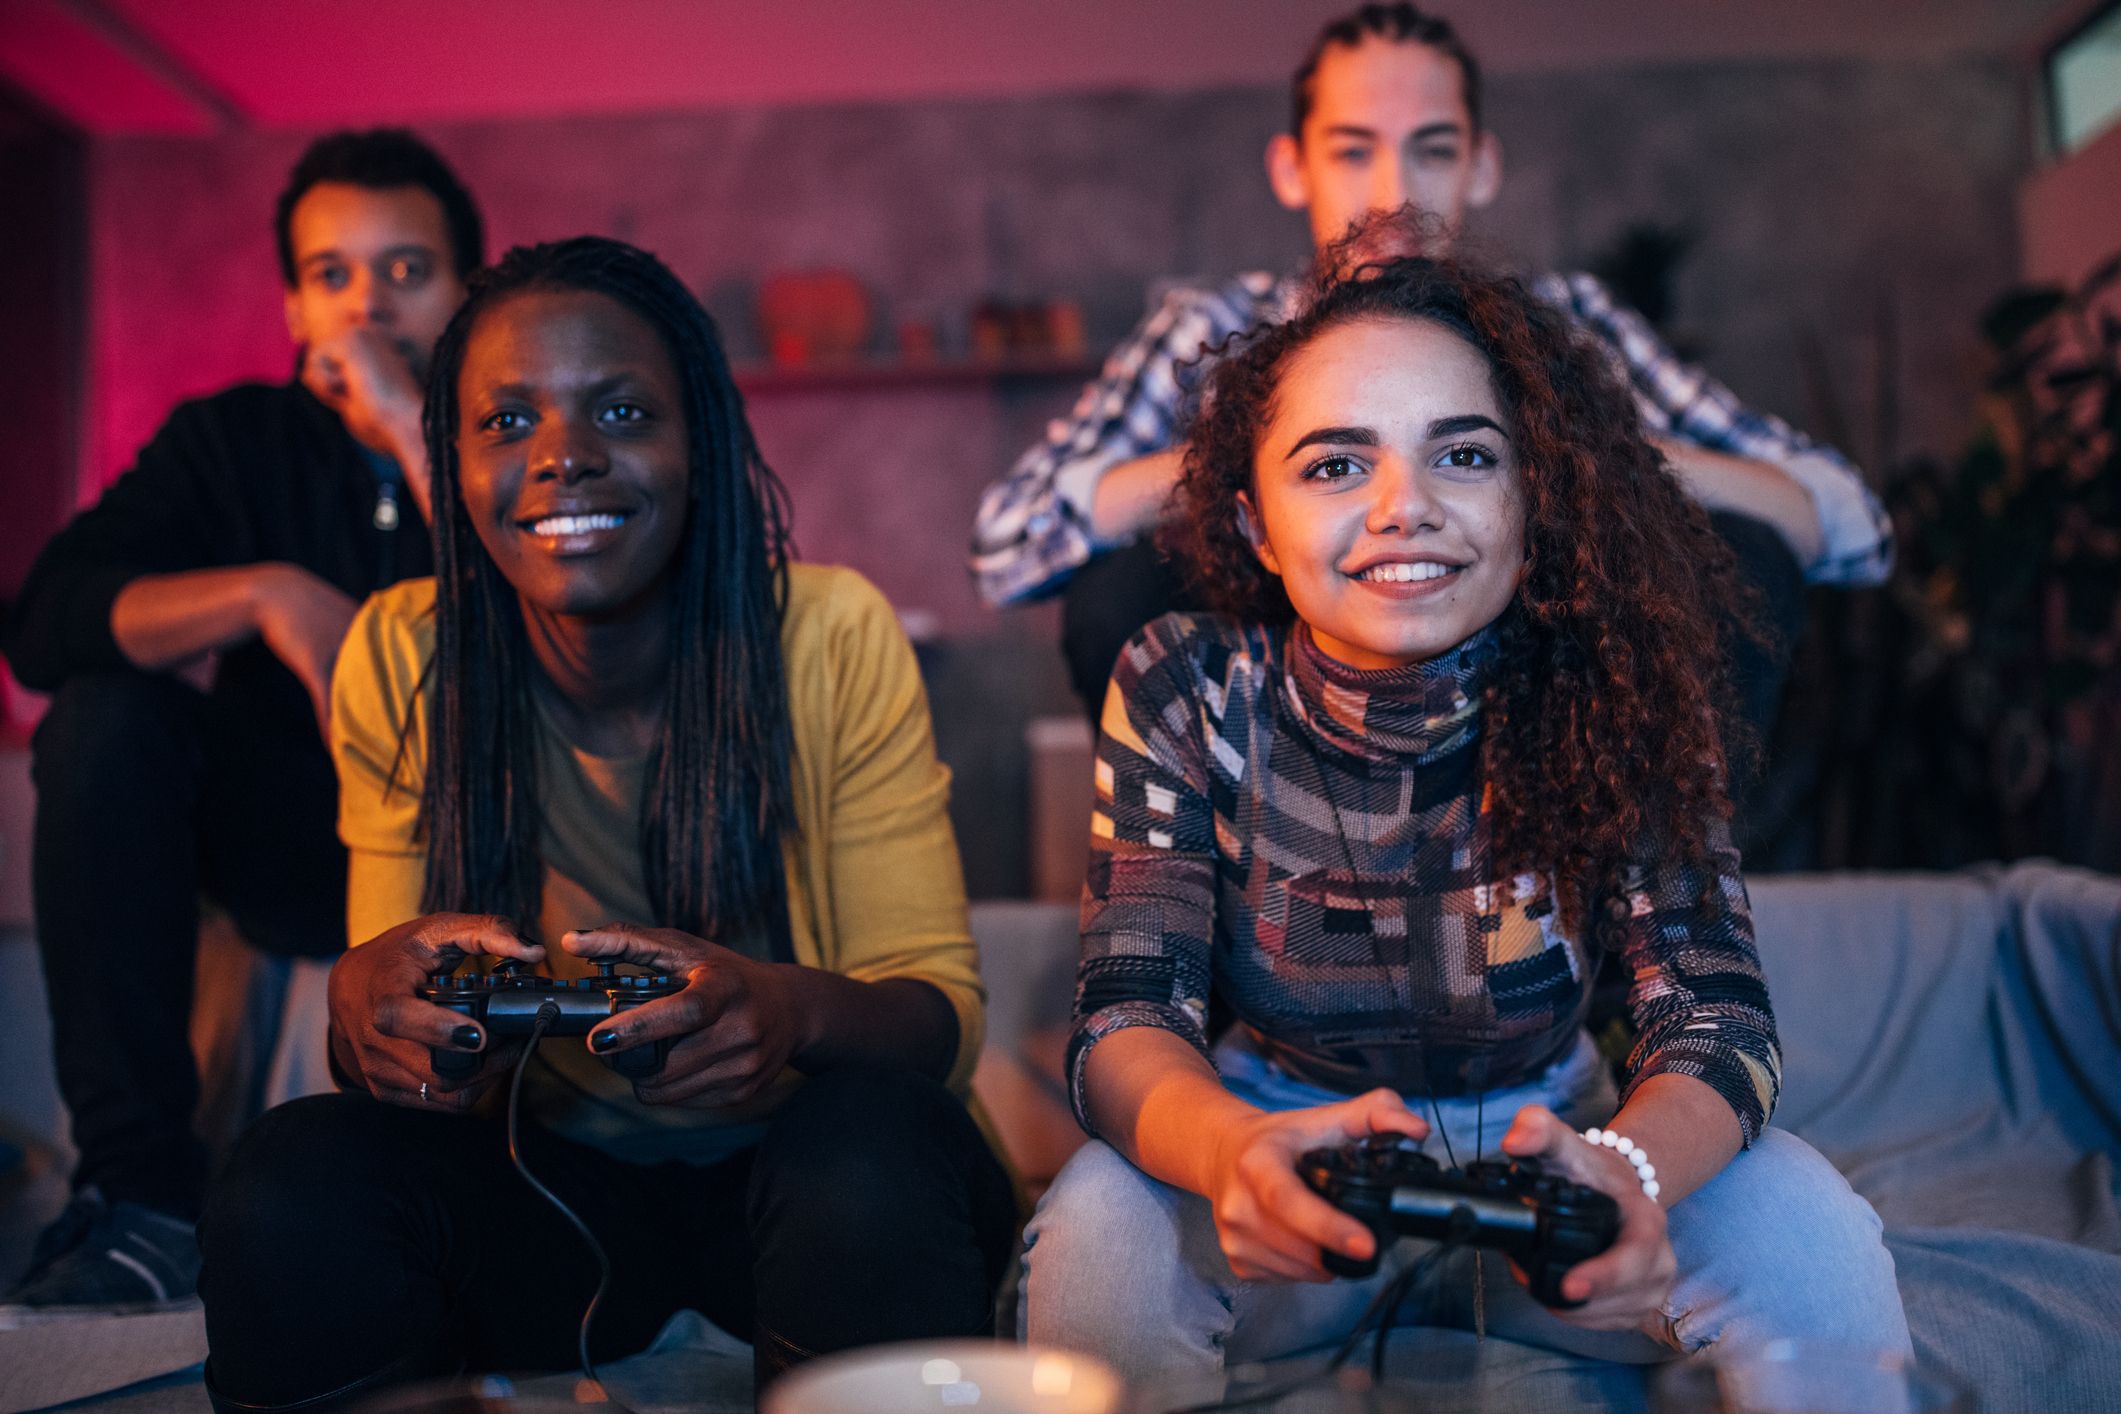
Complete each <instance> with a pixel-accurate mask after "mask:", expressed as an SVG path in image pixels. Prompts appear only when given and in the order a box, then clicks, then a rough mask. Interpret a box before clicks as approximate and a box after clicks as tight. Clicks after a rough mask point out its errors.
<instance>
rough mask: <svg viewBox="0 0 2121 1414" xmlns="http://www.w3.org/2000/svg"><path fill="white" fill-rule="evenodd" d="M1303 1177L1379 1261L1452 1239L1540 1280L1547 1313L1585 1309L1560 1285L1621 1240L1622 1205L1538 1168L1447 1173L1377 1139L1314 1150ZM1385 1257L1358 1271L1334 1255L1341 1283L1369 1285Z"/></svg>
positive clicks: (1497, 1163) (1508, 1164)
mask: <svg viewBox="0 0 2121 1414" xmlns="http://www.w3.org/2000/svg"><path fill="white" fill-rule="evenodd" d="M1296 1171H1297V1172H1298V1173H1300V1174H1301V1175H1303V1180H1304V1182H1306V1183H1308V1184H1310V1185H1311V1187H1312V1188H1313V1189H1314V1190H1316V1191H1317V1192H1318V1194H1319V1196H1320V1197H1322V1198H1324V1199H1325V1200H1326V1201H1327V1202H1328V1203H1331V1204H1332V1205H1333V1206H1334V1207H1336V1208H1338V1209H1340V1210H1341V1211H1342V1212H1344V1213H1346V1214H1347V1215H1348V1216H1349V1217H1351V1218H1354V1219H1355V1220H1356V1221H1358V1222H1360V1223H1362V1224H1363V1226H1365V1227H1367V1228H1369V1229H1370V1232H1371V1234H1372V1235H1373V1236H1375V1237H1376V1239H1377V1253H1378V1256H1382V1255H1383V1253H1384V1250H1385V1245H1386V1244H1387V1243H1389V1242H1390V1241H1391V1240H1392V1239H1393V1238H1395V1237H1402V1236H1404V1237H1426V1238H1430V1239H1432V1240H1442V1239H1447V1238H1448V1239H1453V1240H1456V1241H1460V1242H1465V1243H1470V1244H1471V1245H1472V1246H1475V1247H1493V1248H1495V1249H1496V1250H1498V1251H1501V1252H1504V1253H1507V1254H1508V1255H1509V1256H1510V1257H1511V1258H1512V1259H1514V1260H1515V1261H1516V1263H1517V1265H1518V1266H1520V1267H1522V1268H1524V1272H1525V1275H1526V1276H1527V1277H1529V1278H1531V1288H1532V1295H1533V1296H1534V1297H1535V1298H1537V1299H1538V1301H1539V1303H1540V1304H1541V1305H1542V1306H1552V1307H1555V1308H1557V1309H1562V1310H1566V1309H1567V1308H1569V1307H1572V1306H1581V1305H1582V1304H1583V1303H1582V1302H1580V1301H1566V1300H1563V1299H1562V1295H1561V1279H1562V1278H1563V1277H1565V1276H1567V1275H1568V1273H1569V1269H1570V1268H1571V1267H1573V1266H1575V1265H1576V1264H1577V1263H1578V1262H1581V1261H1583V1260H1584V1259H1585V1258H1587V1257H1595V1256H1597V1255H1598V1254H1599V1253H1601V1252H1603V1251H1605V1250H1606V1248H1608V1247H1611V1246H1612V1245H1613V1239H1614V1238H1616V1237H1618V1236H1619V1235H1620V1205H1619V1204H1617V1203H1615V1202H1614V1201H1613V1200H1612V1199H1611V1198H1610V1197H1608V1196H1606V1195H1605V1194H1603V1193H1600V1192H1599V1191H1598V1190H1597V1189H1595V1188H1586V1187H1584V1186H1583V1185H1582V1184H1580V1183H1571V1182H1570V1181H1569V1180H1567V1179H1565V1178H1561V1177H1558V1176H1556V1175H1554V1174H1550V1173H1547V1172H1545V1171H1544V1170H1542V1169H1541V1168H1540V1166H1539V1163H1538V1161H1537V1160H1535V1159H1517V1160H1514V1161H1513V1160H1485V1159H1484V1160H1479V1161H1476V1162H1474V1163H1470V1164H1467V1165H1466V1166H1465V1167H1464V1168H1463V1169H1455V1168H1448V1169H1447V1168H1445V1167H1443V1166H1442V1165H1441V1164H1438V1163H1437V1162H1436V1161H1435V1160H1434V1159H1431V1158H1429V1157H1428V1156H1426V1155H1424V1154H1418V1153H1416V1152H1415V1151H1414V1150H1412V1149H1408V1148H1405V1147H1403V1146H1402V1145H1401V1144H1399V1142H1398V1141H1397V1140H1395V1139H1392V1138H1388V1137H1385V1136H1373V1137H1371V1138H1368V1139H1358V1140H1356V1141H1355V1142H1354V1143H1351V1144H1346V1145H1343V1146H1342V1147H1340V1148H1337V1149H1313V1150H1311V1151H1310V1152H1309V1153H1307V1154H1305V1155H1304V1156H1303V1158H1302V1159H1301V1160H1299V1161H1298V1163H1297V1166H1296ZM1377 1260H1378V1258H1377V1256H1373V1257H1371V1258H1370V1259H1369V1260H1368V1261H1367V1262H1358V1261H1356V1260H1354V1259H1353V1258H1350V1257H1344V1256H1342V1255H1341V1254H1339V1253H1338V1252H1331V1251H1329V1252H1326V1253H1325V1254H1324V1261H1325V1266H1326V1270H1327V1271H1329V1272H1332V1273H1333V1274H1334V1275H1335V1276H1344V1277H1366V1276H1368V1275H1370V1273H1372V1272H1374V1271H1376V1270H1377Z"/></svg>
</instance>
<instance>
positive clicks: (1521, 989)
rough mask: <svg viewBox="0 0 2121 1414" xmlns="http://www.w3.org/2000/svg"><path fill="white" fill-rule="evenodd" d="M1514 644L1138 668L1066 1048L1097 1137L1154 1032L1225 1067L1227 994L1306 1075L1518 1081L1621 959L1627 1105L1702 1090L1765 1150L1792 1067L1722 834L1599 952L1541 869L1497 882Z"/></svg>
mask: <svg viewBox="0 0 2121 1414" xmlns="http://www.w3.org/2000/svg"><path fill="white" fill-rule="evenodd" d="M1496 638H1497V635H1496V632H1495V630H1494V629H1493V628H1492V627H1490V628H1488V629H1483V630H1482V631H1481V632H1480V633H1478V634H1475V635H1474V636H1473V637H1472V638H1470V639H1468V640H1467V641H1466V642H1465V643H1463V644H1461V645H1460V646H1459V647H1458V648H1456V649H1454V650H1452V651H1451V652H1449V653H1446V654H1443V655H1442V656H1440V657H1438V658H1435V659H1432V660H1430V661H1428V662H1424V663H1417V664H1414V665H1412V666H1410V667H1405V668H1395V669H1387V670H1384V671H1372V672H1364V671H1358V670H1356V669H1353V668H1349V667H1347V666H1345V665H1344V664H1341V663H1337V662H1335V661H1333V660H1332V659H1330V658H1327V657H1326V655H1325V654H1323V653H1321V652H1320V651H1319V650H1318V649H1317V647H1316V646H1315V645H1314V644H1313V643H1312V642H1311V641H1310V638H1309V635H1308V633H1307V632H1306V631H1305V630H1303V629H1302V628H1301V627H1300V626H1299V627H1298V628H1297V629H1295V630H1294V631H1284V630H1281V629H1268V628H1262V627H1259V626H1257V625H1241V624H1238V623H1235V622H1233V621H1231V620H1229V619H1224V618H1218V617H1213V616H1208V615H1186V614H1168V615H1166V616H1165V617H1163V618H1161V619H1158V620H1157V621H1156V622H1155V623H1152V624H1150V625H1149V626H1148V627H1147V628H1145V629H1143V630H1142V631H1141V633H1139V634H1137V635H1136V636H1135V637H1134V639H1133V641H1132V642H1130V643H1129V644H1128V645H1127V647H1126V649H1125V650H1124V651H1123V652H1121V654H1120V656H1119V662H1118V664H1117V666H1116V667H1115V668H1114V670H1113V675H1112V686H1111V690H1110V692H1109V693H1108V695H1107V696H1106V699H1105V711H1104V721H1103V724H1102V731H1101V732H1100V739H1099V745H1098V758H1097V771H1096V783H1097V804H1096V809H1095V812H1094V813H1093V815H1092V817H1091V837H1092V838H1091V850H1090V868H1089V872H1088V875H1087V877H1086V880H1085V883H1084V887H1083V912H1082V940H1083V951H1082V961H1081V964H1080V967H1079V968H1078V971H1077V974H1076V1000H1075V1026H1074V1030H1073V1033H1072V1035H1071V1037H1070V1041H1069V1048H1068V1057H1069V1060H1068V1076H1069V1088H1070V1093H1071V1096H1072V1098H1073V1099H1074V1102H1075V1107H1076V1114H1077V1117H1078V1118H1079V1119H1080V1120H1082V1122H1083V1123H1084V1125H1085V1127H1086V1128H1087V1127H1088V1125H1089V1116H1088V1113H1087V1107H1086V1106H1085V1105H1084V1104H1083V1090H1082V1081H1083V1073H1084V1067H1085V1062H1086V1061H1087V1059H1088V1057H1089V1055H1090V1053H1091V1051H1092V1049H1093V1048H1095V1047H1096V1045H1097V1044H1098V1043H1099V1042H1100V1041H1102V1040H1103V1039H1104V1038H1105V1037H1107V1036H1109V1035H1111V1034H1113V1033H1114V1032H1116V1031H1121V1030H1125V1029H1127V1028H1128V1027H1133V1026H1154V1027H1158V1028H1161V1029H1163V1030H1166V1031H1170V1032H1172V1033H1173V1034H1175V1035H1177V1036H1179V1037H1181V1038H1182V1039H1184V1040H1185V1041H1187V1042H1188V1043H1190V1044H1191V1045H1192V1046H1193V1047H1194V1048H1195V1049H1196V1050H1198V1051H1200V1052H1201V1053H1202V1054H1203V1055H1207V1054H1208V1044H1207V1034H1206V1027H1207V1016H1208V999H1209V996H1210V994H1211V992H1212V993H1213V994H1214V995H1216V996H1218V997H1220V998H1222V999H1223V1000H1224V1001H1225V1002H1227V1003H1228V1005H1229V1007H1230V1009H1231V1010H1232V1011H1233V1012H1234V1013H1235V1015H1236V1018H1237V1020H1238V1021H1239V1022H1240V1023H1241V1024H1242V1025H1244V1026H1245V1027H1246V1028H1247V1029H1248V1030H1249V1031H1250V1032H1251V1033H1252V1035H1253V1037H1254V1039H1255V1040H1256V1041H1257V1042H1258V1044H1259V1047H1260V1049H1261V1050H1262V1051H1263V1052H1264V1053H1265V1054H1266V1055H1267V1056H1269V1057H1270V1058H1272V1059H1273V1060H1274V1061H1275V1063H1276V1064H1278V1065H1280V1066H1281V1067H1282V1068H1283V1069H1284V1070H1286V1071H1287V1072H1288V1073H1289V1074H1291V1075H1293V1076H1296V1077H1297V1078H1298V1079H1301V1080H1304V1081H1307V1082H1309V1083H1311V1084H1314V1085H1320V1086H1323V1087H1325V1088H1328V1089H1332V1090H1338V1091H1342V1092H1344V1093H1354V1092H1356V1091H1359V1090H1363V1089H1367V1088H1368V1087H1370V1086H1373V1085H1386V1086H1390V1087H1391V1088H1392V1089H1395V1090H1398V1091H1400V1092H1401V1093H1403V1094H1439V1095H1450V1094H1463V1093H1467V1092H1469V1091H1477V1090H1486V1089H1493V1088H1497V1087H1503V1086H1509V1085H1514V1084H1519V1083H1522V1082H1523V1081H1525V1080H1528V1079H1530V1078H1531V1077H1532V1076H1534V1075H1536V1074H1537V1073H1538V1072H1539V1071H1540V1070H1542V1069H1543V1068H1545V1067H1546V1066H1548V1065H1551V1064H1552V1063H1553V1062H1555V1061H1556V1060H1558V1059H1560V1058H1561V1057H1562V1056H1563V1055H1564V1054H1566V1053H1567V1051H1568V1050H1569V1048H1570V1047H1571V1046H1573V1045H1574V1044H1575V1042H1576V1038H1577V1036H1578V1035H1579V1034H1580V1032H1581V1030H1582V1027H1583V1019H1584V1015H1585V1013H1586V1011H1587V1009H1588V1008H1589V1005H1590V997H1591V983H1592V979H1593V978H1594V977H1595V976H1596V974H1597V970H1598V969H1597V960H1598V959H1597V951H1596V949H1597V947H1599V946H1601V945H1610V946H1613V947H1616V948H1618V949H1619V950H1620V951H1621V953H1622V955H1623V957H1624V959H1625V960H1626V962H1627V964H1628V967H1627V970H1628V973H1629V975H1630V976H1631V977H1632V978H1633V982H1632V984H1631V986H1630V987H1629V991H1628V1007H1629V1010H1630V1012H1631V1013H1632V1015H1633V1017H1634V1021H1635V1025H1636V1028H1637V1031H1638V1036H1639V1039H1638V1041H1637V1043H1636V1045H1635V1048H1634V1051H1633V1053H1632V1054H1630V1055H1629V1057H1628V1060H1627V1073H1628V1082H1627V1087H1626V1093H1632V1092H1633V1091H1634V1089H1635V1087H1637V1086H1638V1085H1640V1084H1641V1083H1642V1082H1643V1081H1644V1080H1646V1079H1647V1078H1649V1077H1650V1076H1652V1075H1662V1074H1677V1075H1687V1076H1691V1077H1693V1078H1695V1079H1698V1080H1700V1081H1702V1082H1703V1083H1705V1084H1707V1085H1709V1086H1711V1087H1712V1088H1714V1089H1715V1091H1716V1092H1717V1093H1718V1094H1719V1095H1721V1096H1722V1097H1723V1098H1724V1100H1725V1102H1726V1103H1728V1104H1729V1105H1730V1107H1731V1110H1732V1112H1733V1113H1734V1114H1736V1115H1737V1117H1738V1123H1739V1127H1740V1129H1741V1130H1742V1131H1743V1133H1744V1136H1745V1140H1746V1142H1747V1143H1751V1142H1752V1140H1753V1138H1754V1137H1755V1136H1756V1135H1758V1134H1759V1132H1760V1128H1761V1126H1762V1125H1764V1124H1766V1123H1767V1120H1768V1116H1769V1115H1770V1114H1771V1113H1772V1112H1773V1110H1774V1107H1775V1099H1776V1095H1777V1092H1778V1090H1779V1088H1780V1084H1781V1069H1782V1063H1781V1059H1780V1054H1779V1051H1778V1049H1777V1045H1776V1039H1775V1018H1774V1014H1773V1012H1772V1011H1771V1010H1770V1009H1769V1006H1768V995H1767V983H1766V980H1765V978H1764V977H1763V976H1762V974H1761V969H1760V958H1759V955H1758V953H1757V952H1756V951H1755V950H1754V946H1753V924H1752V914H1751V910H1750V906H1749V905H1748V903H1747V900H1746V893H1745V883H1744V881H1743V879H1742V878H1741V877H1740V875H1739V872H1738V856H1737V853H1736V851H1735V850H1733V849H1732V847H1731V843H1730V833H1729V831H1728V830H1727V829H1724V828H1722V827H1721V826H1720V825H1719V826H1718V827H1717V828H1716V829H1715V830H1714V831H1713V832H1712V835H1711V869H1710V872H1708V873H1704V872H1702V871H1700V870H1697V869H1695V868H1692V867H1682V866H1679V865H1677V864H1673V863H1660V862H1658V861H1655V860H1650V861H1646V862H1645V863H1644V864H1642V865H1640V866H1638V867H1637V868H1635V869H1634V870H1633V871H1631V877H1629V878H1628V879H1627V880H1625V881H1624V885H1623V887H1621V888H1620V889H1618V890H1617V891H1616V892H1615V893H1614V894H1613V895H1612V896H1610V897H1606V898H1601V899H1597V900H1594V901H1593V902H1592V906H1591V907H1590V909H1589V910H1588V913H1589V916H1590V917H1591V918H1595V919H1603V920H1607V922H1606V926H1604V927H1601V928H1598V929H1597V930H1595V933H1593V932H1592V930H1590V929H1588V928H1586V929H1583V930H1577V931H1580V932H1583V933H1585V934H1587V935H1589V936H1583V937H1579V936H1576V935H1575V933H1572V932H1571V931H1569V930H1565V929H1563V928H1562V927H1561V925H1560V919H1559V914H1558V911H1557V910H1556V909H1555V907H1554V903H1553V891H1552V882H1551V880H1550V879H1549V878H1548V877H1547V876H1545V875H1540V874H1523V875H1518V876H1516V877H1500V878H1498V877H1497V876H1496V874H1495V867H1494V861H1493V858H1492V854H1491V847H1490V846H1491V834H1490V828H1489V815H1488V809H1487V792H1486V789H1485V785H1484V777H1483V774H1482V772H1481V770H1480V750H1479V743H1480V736H1481V714H1480V703H1481V697H1482V688H1483V684H1484V681H1485V677H1486V674H1487V673H1488V672H1489V671H1491V669H1492V664H1493V661H1494V658H1495V653H1496ZM1704 886H1706V887H1704ZM1593 936H1595V938H1596V940H1597V941H1596V942H1593V941H1591V937H1593Z"/></svg>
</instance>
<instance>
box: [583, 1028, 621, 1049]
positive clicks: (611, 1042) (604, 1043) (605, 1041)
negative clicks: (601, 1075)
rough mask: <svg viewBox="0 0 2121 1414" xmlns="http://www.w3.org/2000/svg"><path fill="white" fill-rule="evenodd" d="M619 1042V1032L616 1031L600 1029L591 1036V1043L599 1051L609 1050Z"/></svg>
mask: <svg viewBox="0 0 2121 1414" xmlns="http://www.w3.org/2000/svg"><path fill="white" fill-rule="evenodd" d="M618 1043H619V1033H618V1032H616V1031H599V1032H597V1034H596V1035H594V1036H592V1037H590V1038H589V1044H590V1045H591V1046H592V1047H593V1048H595V1049H596V1050H599V1051H608V1050H610V1049H611V1048H612V1047H613V1046H616V1045H617V1044H618Z"/></svg>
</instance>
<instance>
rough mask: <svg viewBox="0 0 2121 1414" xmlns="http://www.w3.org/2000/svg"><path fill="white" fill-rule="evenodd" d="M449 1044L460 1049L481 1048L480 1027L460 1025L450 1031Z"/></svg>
mask: <svg viewBox="0 0 2121 1414" xmlns="http://www.w3.org/2000/svg"><path fill="white" fill-rule="evenodd" d="M449 1044H450V1045H452V1046H455V1047H456V1048H457V1049H458V1050H460V1051H475V1050H477V1049H478V1048H479V1028H478V1027H476V1026H459V1027H458V1028H457V1029H456V1030H454V1031H452V1032H450V1033H449Z"/></svg>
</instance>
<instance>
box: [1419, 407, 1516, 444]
mask: <svg viewBox="0 0 2121 1414" xmlns="http://www.w3.org/2000/svg"><path fill="white" fill-rule="evenodd" d="M1483 429H1485V430H1487V431H1489V432H1493V433H1495V434H1496V435H1497V436H1499V437H1507V436H1509V435H1510V434H1509V433H1507V432H1505V431H1503V429H1502V424H1501V423H1499V422H1497V421H1496V420H1495V419H1494V418H1492V417H1483V416H1481V415H1480V414H1479V413H1477V412H1467V413H1460V414H1459V415H1458V416H1457V417H1439V418H1437V419H1436V420H1435V421H1434V422H1432V423H1430V424H1429V437H1430V439H1431V440H1434V439H1435V438H1438V437H1455V436H1457V435H1458V434H1459V433H1461V432H1479V431H1481V430H1483Z"/></svg>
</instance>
